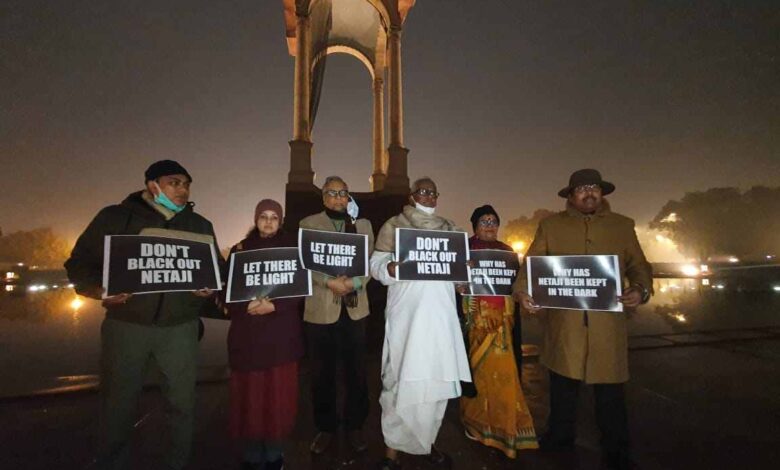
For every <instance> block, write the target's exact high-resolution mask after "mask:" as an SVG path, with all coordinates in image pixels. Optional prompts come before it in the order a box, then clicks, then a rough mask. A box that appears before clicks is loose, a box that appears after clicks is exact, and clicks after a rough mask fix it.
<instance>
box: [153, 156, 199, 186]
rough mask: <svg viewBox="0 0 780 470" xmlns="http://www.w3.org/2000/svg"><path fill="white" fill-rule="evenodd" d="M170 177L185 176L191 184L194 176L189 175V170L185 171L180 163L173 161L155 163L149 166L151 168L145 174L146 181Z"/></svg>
mask: <svg viewBox="0 0 780 470" xmlns="http://www.w3.org/2000/svg"><path fill="white" fill-rule="evenodd" d="M169 175H184V176H186V177H187V179H189V180H190V182H192V176H190V174H189V173H187V170H185V169H184V167H183V166H181V165H179V162H175V161H173V160H160V161H159V162H154V163H152V164H151V165H149V168H147V169H146V172H145V173H144V176H145V177H146V181H152V180H156V179H157V178H159V177H161V176H169ZM146 181H145V182H146Z"/></svg>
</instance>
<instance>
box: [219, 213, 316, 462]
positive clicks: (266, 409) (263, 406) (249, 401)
mask: <svg viewBox="0 0 780 470" xmlns="http://www.w3.org/2000/svg"><path fill="white" fill-rule="evenodd" d="M282 220H283V211H282V206H281V205H280V204H279V203H278V202H276V201H273V200H271V199H264V200H262V201H260V202H259V203H258V204H257V208H256V209H255V226H254V227H253V228H252V229H251V230H250V231H249V233H248V234H247V236H246V238H245V239H244V240H242V241H241V242H240V243H238V244H237V245H236V246H234V247H233V248H232V249H231V253H234V252H236V251H244V250H256V249H259V248H274V247H285V246H297V243H296V240H295V238H294V237H291V236H288V235H287V234H285V233H284V232H283V231H282V230H280V226H281V224H282ZM303 305H304V300H303V297H298V298H285V299H276V300H268V299H256V300H253V301H251V302H238V303H230V304H227V312H228V314H229V315H230V320H231V323H230V331H229V333H228V356H229V362H230V370H231V372H230V434H231V436H232V437H233V438H235V439H240V440H243V441H244V442H246V448H245V453H244V463H243V467H242V468H244V469H256V470H260V469H265V470H272V469H281V468H282V467H283V465H284V459H283V455H282V445H283V441H284V440H285V439H286V438H287V437H288V436H289V435H290V433H291V432H292V429H293V426H294V425H295V418H296V415H297V412H298V360H299V359H300V358H301V356H303V338H302V317H303Z"/></svg>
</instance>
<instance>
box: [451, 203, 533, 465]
mask: <svg viewBox="0 0 780 470" xmlns="http://www.w3.org/2000/svg"><path fill="white" fill-rule="evenodd" d="M471 224H472V226H473V228H474V236H473V237H471V238H470V239H469V249H471V250H479V249H489V250H507V251H512V248H510V247H509V246H508V245H506V244H504V243H502V242H500V241H498V227H499V224H500V219H499V217H498V214H497V213H496V211H495V210H494V209H493V208H492V207H491V206H489V205H485V206H482V207H479V208H477V209H476V210H474V213H473V214H472V215H471ZM462 302H463V313H464V316H465V318H464V320H465V321H464V324H465V330H466V336H467V338H466V339H467V345H468V354H469V363H470V365H471V369H472V371H471V372H472V377H473V380H474V385H475V386H476V390H477V394H476V396H475V397H473V398H467V397H465V396H464V397H462V398H461V401H460V403H461V405H460V406H461V408H460V409H461V421H462V422H463V425H464V427H465V428H466V436H467V437H468V438H470V439H473V440H475V441H479V442H481V443H483V444H485V445H487V446H490V447H494V448H496V449H498V450H500V451H502V452H503V453H504V454H505V455H506V456H507V457H509V458H515V457H516V456H517V450H519V449H536V448H538V444H537V441H536V433H535V431H534V425H533V419H532V418H531V414H530V413H529V411H528V405H527V404H526V402H525V397H524V395H523V390H522V388H521V387H520V374H519V370H518V366H517V362H516V361H515V352H514V351H515V348H514V347H513V335H512V331H513V327H514V322H515V321H519V318H517V319H516V318H515V314H514V313H515V304H514V301H513V300H512V297H508V296H470V295H464V296H463V300H462ZM518 346H519V345H518ZM516 349H517V350H518V351H519V350H520V348H519V347H518V348H516Z"/></svg>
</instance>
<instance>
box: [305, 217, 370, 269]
mask: <svg viewBox="0 0 780 470" xmlns="http://www.w3.org/2000/svg"><path fill="white" fill-rule="evenodd" d="M298 248H299V250H300V257H301V263H303V267H304V268H306V269H310V270H312V271H316V272H318V273H323V274H327V275H328V276H333V277H338V276H347V277H356V276H368V235H362V234H359V233H342V232H326V231H324V230H311V229H306V228H302V229H299V230H298Z"/></svg>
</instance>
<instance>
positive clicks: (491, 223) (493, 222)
mask: <svg viewBox="0 0 780 470" xmlns="http://www.w3.org/2000/svg"><path fill="white" fill-rule="evenodd" d="M479 226H480V227H498V221H497V220H496V219H487V220H480V221H479Z"/></svg>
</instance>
